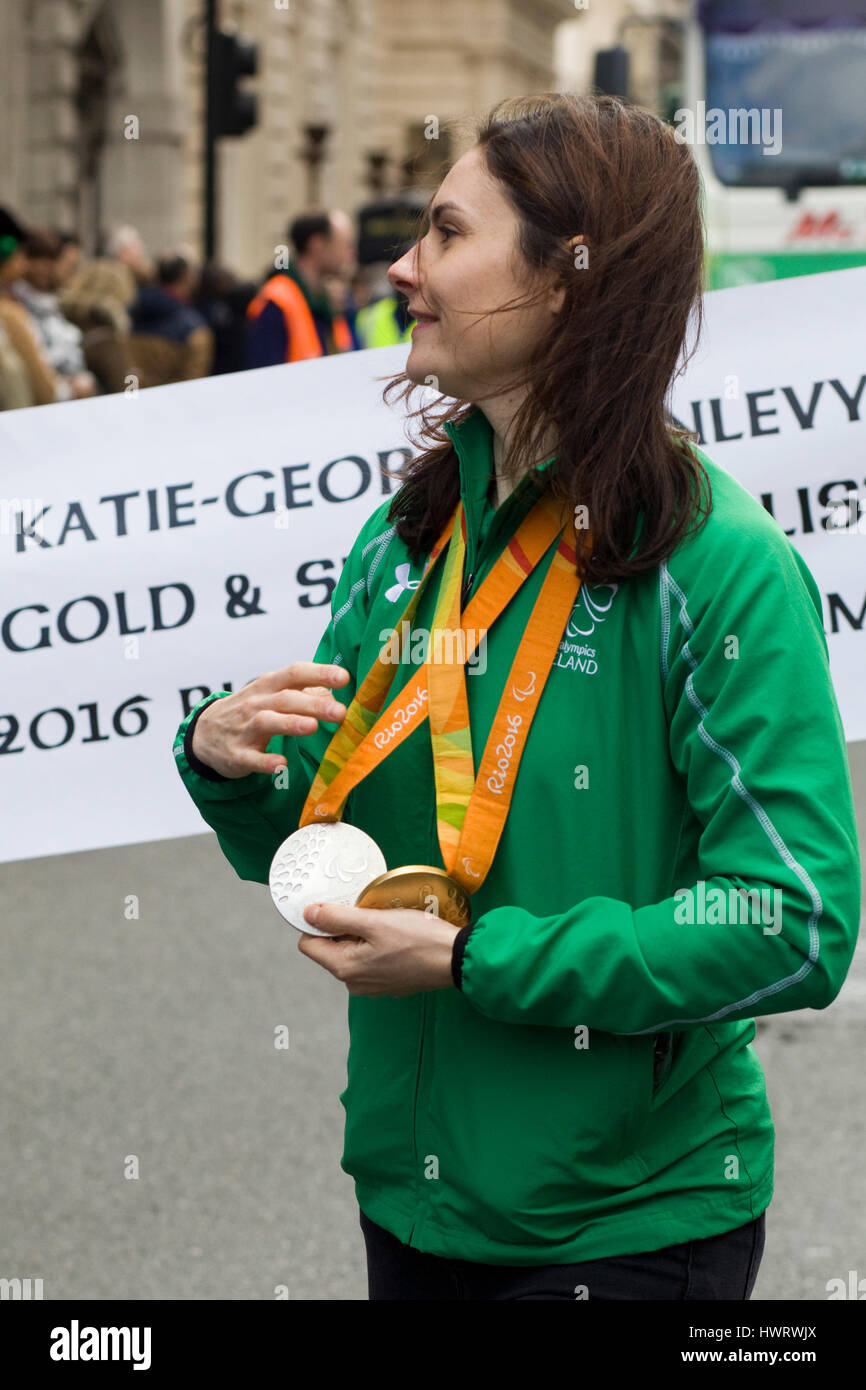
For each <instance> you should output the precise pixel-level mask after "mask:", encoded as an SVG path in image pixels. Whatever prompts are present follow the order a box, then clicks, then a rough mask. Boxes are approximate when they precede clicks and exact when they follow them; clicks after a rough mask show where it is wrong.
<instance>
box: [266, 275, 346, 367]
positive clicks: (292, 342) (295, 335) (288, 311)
mask: <svg viewBox="0 0 866 1390" xmlns="http://www.w3.org/2000/svg"><path fill="white" fill-rule="evenodd" d="M266 304H276V305H277V307H278V308H279V309H280V310H282V315H283V318H284V320H285V323H286V338H287V341H288V346H287V349H286V358H285V360H286V361H287V362H302V361H304V360H305V359H306V358H308V357H322V356H323V353H322V344H321V342H320V340H319V335H318V333H317V332H316V325H315V322H314V320H313V315H312V313H311V311H310V306H309V304H308V303H307V301H306V298H305V296H304V292H303V290H302V289H301V287H300V285H298V284H296V283H295V281H294V280H291V279H290V278H289V276H288V275H272V276H271V278H270V280H267V281H266V282H265V284H264V285H262V288H261V289H260V290H259V292H258V294H257V295H256V297H255V299H253V300H251V301H250V303H249V305H248V306H247V318H249V319H251V320H252V319H257V318H258V316H259V314H260V313H261V312H262V310H263V309H264V307H265V305H266ZM331 328H332V331H333V338H334V346H335V348H336V349H337V351H338V352H350V351H351V350H352V347H353V346H354V345H353V343H352V332H351V329H350V328H349V325H348V323H347V322H346V320H345V318H344V317H343V316H342V314H338V315H336V316H335V317H334V319H333V320H332V323H331Z"/></svg>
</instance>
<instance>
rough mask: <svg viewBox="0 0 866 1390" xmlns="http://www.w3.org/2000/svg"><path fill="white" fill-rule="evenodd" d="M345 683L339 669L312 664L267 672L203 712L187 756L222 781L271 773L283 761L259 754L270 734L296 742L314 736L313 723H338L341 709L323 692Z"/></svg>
mask: <svg viewBox="0 0 866 1390" xmlns="http://www.w3.org/2000/svg"><path fill="white" fill-rule="evenodd" d="M348 680H349V672H348V671H347V670H346V669H345V667H343V666H326V665H324V664H322V663H320V662H315V661H295V662H293V663H292V665H291V666H284V667H283V668H282V670H280V671H267V672H266V673H265V674H264V675H263V676H258V677H257V678H256V679H255V680H254V681H250V683H249V685H244V686H242V687H241V689H240V690H238V691H237V692H236V693H235V694H234V695H225V696H223V697H222V698H221V699H219V700H213V701H212V702H211V704H209V705H207V706H206V707H205V709H204V710H203V711H202V713H201V714H200V715H199V717H198V719H197V720H196V725H195V729H194V731H193V738H192V751H193V753H194V754H195V756H196V757H197V758H198V759H199V760H200V761H201V762H203V763H204V764H205V765H206V766H207V767H212V768H213V769H214V771H215V772H219V773H220V774H221V775H222V776H223V777H246V776H247V775H248V774H249V773H250V772H268V773H273V772H276V771H277V769H278V768H281V767H285V766H286V760H285V758H284V757H283V756H282V754H281V753H266V752H265V749H266V748H267V746H268V744H269V743H270V741H271V739H272V738H273V737H274V735H275V734H291V735H293V736H294V737H295V738H301V737H303V736H305V735H306V734H312V733H315V731H316V729H317V728H318V727H319V723H318V721H319V719H323V720H325V721H326V723H329V724H339V723H340V722H341V721H342V719H343V718H344V716H345V713H346V706H345V705H343V704H341V703H340V701H339V700H335V699H334V697H333V695H331V694H329V691H330V690H331V689H334V688H336V687H339V686H341V685H345V684H346V682H347V681H348ZM314 681H319V682H320V684H319V685H315V684H314V683H313V682H314ZM317 716H318V717H317Z"/></svg>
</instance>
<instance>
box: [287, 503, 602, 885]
mask: <svg viewBox="0 0 866 1390" xmlns="http://www.w3.org/2000/svg"><path fill="white" fill-rule="evenodd" d="M566 510H567V509H566ZM563 532H565V534H563ZM557 537H559V538H560V539H559V541H558V544H557V547H556V551H555V553H554V556H553V559H552V561H551V564H550V567H549V568H548V571H547V573H546V575H545V578H544V583H543V585H542V587H541V590H540V592H539V594H538V597H537V599H536V601H535V605H534V607H533V610H532V614H531V617H530V619H529V622H528V624H527V626H526V629H525V631H524V634H523V637H522V639H521V642H520V645H519V647H518V649H517V655H516V656H515V658H514V662H513V664H512V667H511V670H510V672H509V675H508V679H507V681H506V683H505V692H504V694H503V696H502V699H501V701H500V704H499V708H498V709H497V711H496V716H495V718H494V720H493V724H492V726H491V730H490V734H489V737H488V739H487V744H486V746H485V749H484V753H483V756H482V759H481V766H480V768H479V770H478V775H477V777H476V775H475V768H474V762H473V756H472V738H471V733H470V727H469V706H468V701H467V695H466V679H465V664H466V661H467V660H468V659H469V657H470V656H472V654H473V653H474V651H475V649H476V647H477V646H478V643H479V633H480V634H481V637H480V640H482V641H483V640H485V637H486V633H487V630H488V629H489V628H490V627H492V625H493V623H494V622H495V620H496V618H498V616H499V615H500V613H502V612H503V610H504V609H505V607H506V606H507V604H508V603H509V602H510V601H511V599H512V598H513V597H514V594H515V593H516V592H517V590H518V589H519V588H520V586H521V584H522V583H523V581H524V580H525V579H526V578H527V576H528V575H530V574H531V573H532V571H533V570H534V569H535V566H536V565H537V564H538V562H539V561H540V560H541V558H542V556H543V555H544V554H546V552H547V551H548V549H549V548H550V546H551V544H552V543H553V541H554V540H555V539H556V538H557ZM446 545H447V546H448V550H447V552H446V556H445V568H444V572H443V576H442V583H441V586H440V590H439V594H438V597H437V602H436V611H435V615H434V619H433V632H432V634H431V640H430V644H429V650H428V655H427V659H426V661H425V662H424V664H423V665H422V666H421V667H420V669H419V671H418V675H417V677H414V678H410V679H409V681H407V683H406V685H405V686H404V688H403V690H402V691H401V692H400V694H399V695H397V696H396V697H395V698H394V699H393V700H392V701H391V703H390V705H389V706H388V708H387V709H386V710H385V711H384V713H383V712H382V705H383V702H384V699H385V695H386V693H387V691H388V689H389V687H390V685H391V682H392V680H393V665H394V662H395V661H396V660H398V656H397V653H398V651H399V638H398V633H399V632H400V631H403V623H404V622H409V623H411V621H412V619H413V617H414V615H415V612H416V610H417V608H418V604H419V601H420V597H421V593H422V590H423V589H424V586H425V584H426V581H427V580H428V578H429V576H430V574H431V572H432V569H433V565H434V563H435V561H436V559H437V558H438V556H439V555H440V554H441V553H442V551H443V550H444V549H445V546H446ZM575 547H576V538H575V535H574V518H573V516H571V517H570V518H569V520H568V522H566V523H564V521H563V504H561V503H558V502H556V501H555V499H553V498H552V497H551V496H550V494H549V493H545V494H544V495H543V496H542V497H540V498H539V500H538V501H537V502H536V503H535V505H534V506H533V507H532V509H531V510H530V512H529V513H528V515H527V516H526V517H525V518H524V520H523V522H522V524H521V526H520V528H519V529H518V531H517V533H516V534H515V535H514V536H513V537H512V538H511V540H510V541H509V542H508V544H507V545H506V547H505V549H504V550H503V552H502V554H501V555H500V557H499V559H498V560H497V561H496V564H495V565H494V566H493V569H492V570H491V572H490V574H489V575H488V576H487V578H486V579H485V580H484V582H483V583H482V584H481V586H480V588H479V590H478V592H477V594H476V595H475V596H474V598H472V600H471V601H470V603H469V605H468V607H467V608H466V610H465V612H464V613H463V614H461V612H460V595H461V591H462V585H463V565H464V559H465V554H466V518H465V514H464V511H463V502H462V499H461V501H460V502H458V504H457V508H456V510H455V512H454V515H453V516H452V517H451V518H450V520H449V521H448V523H447V524H446V526H445V528H444V530H443V531H442V534H441V536H440V537H439V540H438V541H437V542H436V545H435V546H434V547H433V550H432V551H431V553H430V555H429V557H428V560H427V563H426V565H425V567H424V572H423V574H422V576H421V579H420V581H419V584H418V587H417V588H416V589H415V591H414V592H413V594H412V595H411V597H410V599H409V601H408V603H407V605H406V607H405V609H404V611H403V613H402V614H401V616H400V619H399V621H398V623H397V625H396V626H395V629H394V631H393V632H392V634H391V636H390V637H389V639H388V641H387V642H386V643H385V645H384V646H383V648H382V650H381V652H380V653H379V655H378V657H377V658H376V661H375V662H374V663H373V666H372V667H371V669H370V671H369V673H368V674H367V677H366V679H365V680H364V682H363V684H362V685H361V688H360V690H358V691H357V693H356V695H355V698H354V699H353V700H352V702H351V704H350V705H349V706H348V708H347V710H346V714H345V716H344V718H343V720H342V723H341V724H340V726H339V728H338V729H337V731H336V733H335V734H334V737H333V738H332V739H331V742H330V743H329V745H328V747H327V749H326V751H325V755H324V757H323V758H322V761H321V764H320V766H319V770H318V772H317V773H316V776H315V778H314V780H313V784H312V786H311V787H310V791H309V794H308V796H307V799H306V802H305V803H304V809H303V812H302V813H301V818H300V821H299V827H300V826H304V825H309V824H311V823H312V822H313V821H317V820H318V821H334V820H339V819H340V816H341V815H342V812H343V807H344V805H345V802H346V798H347V797H348V795H349V793H350V791H351V790H352V788H353V787H355V786H357V785H358V783H359V782H360V781H362V779H363V778H364V777H366V776H367V775H368V774H369V773H370V772H372V770H373V769H374V768H375V767H378V765H379V764H380V763H381V762H383V761H384V759H385V758H386V757H387V756H388V754H389V753H391V752H392V751H393V749H394V748H396V747H397V746H398V745H399V744H400V743H402V742H403V740H404V739H405V738H408V736H409V734H411V733H412V732H413V730H414V729H415V728H417V726H418V725H419V724H421V723H423V721H424V720H425V719H426V718H428V717H429V720H430V737H431V743H432V750H433V769H434V775H435V780H436V810H437V832H438V836H439V847H440V849H441V852H442V860H443V863H444V865H445V868H446V870H447V872H448V874H449V875H450V876H451V877H452V878H453V879H455V880H456V882H458V883H459V884H460V885H461V887H463V888H464V889H465V890H466V892H467V893H474V892H475V891H476V889H478V888H479V887H480V886H481V884H482V883H483V882H484V879H485V878H486V876H487V874H488V872H489V870H490V867H491V865H492V863H493V859H494V856H495V854H496V847H497V845H498V843H499V840H500V837H501V835H502V831H503V828H504V826H505V821H506V818H507V816H508V808H509V806H510V804H511V798H512V795H513V793H514V784H515V781H516V778H517V771H518V768H519V766H520V760H521V757H522V755H523V750H524V748H525V746H526V739H527V736H528V734H529V730H530V727H531V725H532V720H533V718H534V716H535V712H536V709H537V707H538V702H539V700H540V699H541V693H542V691H543V689H544V686H545V682H546V680H547V677H548V675H549V674H550V669H551V666H552V664H553V661H554V659H555V656H556V651H557V648H558V646H559V643H560V640H561V638H562V633H563V629H564V627H565V624H566V622H567V620H568V616H569V614H570V613H571V610H572V608H573V607H574V603H575V599H576V598H577V594H578V591H579V589H580V579H579V578H578V576H577V574H576V572H575V560H576V548H575ZM446 634H447V640H448V650H449V653H450V654H451V657H452V659H451V660H448V661H443V660H442V659H441V651H442V642H443V640H446ZM455 638H456V639H457V645H458V651H457V656H456V659H455V658H454V639H455Z"/></svg>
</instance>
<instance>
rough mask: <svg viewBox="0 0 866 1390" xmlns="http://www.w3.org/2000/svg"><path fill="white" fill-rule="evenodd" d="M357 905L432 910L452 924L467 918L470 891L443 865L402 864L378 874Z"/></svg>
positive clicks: (463, 925)
mask: <svg viewBox="0 0 866 1390" xmlns="http://www.w3.org/2000/svg"><path fill="white" fill-rule="evenodd" d="M355 906H356V907H375V908H391V907H408V908H413V909H415V910H416V911H419V912H431V913H432V914H433V916H434V917H441V918H442V920H443V921H445V922H450V923H451V924H452V925H453V926H455V927H465V926H466V925H467V923H468V922H469V918H470V908H469V894H468V893H467V892H466V890H465V889H464V888H463V887H461V885H460V884H459V883H458V882H457V880H456V879H453V878H452V877H451V876H450V874H447V873H446V872H445V870H444V869H436V868H433V867H432V866H431V865H430V864H404V865H403V867H402V868H400V869H389V870H388V872H387V873H384V874H379V876H378V878H374V879H372V880H371V882H370V883H368V884H367V886H366V888H364V889H362V891H361V893H360V894H359V896H358V897H357V898H356V900H355Z"/></svg>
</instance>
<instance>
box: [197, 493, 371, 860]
mask: <svg viewBox="0 0 866 1390" xmlns="http://www.w3.org/2000/svg"><path fill="white" fill-rule="evenodd" d="M389 505H390V503H385V504H384V506H385V507H387V506H389ZM382 511H383V508H379V509H378V510H377V511H376V512H374V513H373V515H372V517H370V518H368V520H367V522H366V523H365V525H364V527H363V528H362V530H361V533H360V535H359V537H358V539H357V540H356V542H355V544H354V546H353V547H352V552H351V554H350V555H349V558H348V559H347V561H346V563H345V565H344V566H343V570H342V573H341V575H340V578H339V580H338V582H337V584H336V586H335V588H334V590H333V592H332V595H331V622H330V623H329V624H328V627H327V629H326V631H325V632H324V634H323V636H322V639H321V641H320V642H319V645H318V647H317V648H316V652H315V655H314V657H313V660H314V661H316V662H324V663H332V664H334V665H335V666H342V667H345V669H346V670H347V671H348V672H349V675H350V679H349V681H348V683H347V684H346V685H345V686H343V687H341V688H339V689H335V690H334V691H333V695H334V697H335V699H337V700H339V701H340V702H341V704H344V705H348V704H349V703H350V702H351V700H352V698H353V696H354V694H355V688H356V678H357V660H358V649H359V646H360V642H361V635H362V633H363V630H364V624H365V622H366V616H367V599H368V595H367V580H366V572H365V571H366V567H365V565H364V554H363V552H364V546H365V543H366V540H367V537H368V535H369V534H371V532H372V534H375V531H374V530H373V527H374V525H375V523H376V522H377V520H378V518H379V517H380V516H381V514H382ZM385 529H387V527H386V524H385V523H381V524H380V525H379V530H380V531H381V530H385ZM231 693H232V692H231V691H228V690H226V691H219V692H217V694H216V696H215V695H214V693H213V692H211V694H209V695H206V696H205V697H204V698H203V699H202V700H200V701H199V702H198V704H197V705H194V706H193V707H192V709H191V710H190V711H189V714H188V715H187V716H186V718H185V719H183V720H182V722H181V724H180V726H179V728H178V730H177V733H176V735H175V739H174V757H175V763H176V766H177V770H178V772H179V773H180V776H181V778H182V780H183V783H184V786H185V787H186V789H187V791H188V792H189V794H190V796H191V797H192V799H193V801H194V802H195V804H196V806H197V807H198V809H199V811H200V813H201V815H202V817H203V819H204V820H206V821H207V823H208V825H209V826H210V827H211V828H212V829H213V830H215V831H216V835H217V839H218V840H219V844H220V848H221V849H222V852H223V854H224V855H225V857H226V859H228V861H229V863H230V864H231V865H232V867H233V868H234V870H235V872H236V873H237V874H238V877H239V878H243V879H250V880H252V881H253V882H256V883H267V881H268V870H269V868H270V864H271V860H272V859H273V856H274V854H275V853H276V851H277V850H278V848H279V847H280V845H281V844H282V842H283V840H285V839H286V838H287V836H289V835H291V834H292V832H293V831H295V830H297V828H298V821H299V819H300V816H301V812H302V810H303V808H304V802H305V801H306V799H307V793H308V792H309V789H310V787H311V785H312V782H313V779H314V777H315V775H316V772H317V770H318V767H319V764H320V762H321V760H322V757H323V755H324V752H325V749H326V748H327V746H328V744H329V743H330V741H331V739H332V737H333V735H334V733H335V731H336V729H337V725H336V724H332V723H327V722H326V721H325V720H322V719H320V720H319V727H318V729H317V730H316V731H315V733H312V734H307V735H305V736H304V737H301V738H298V737H295V736H293V735H283V734H276V735H274V737H273V738H272V739H271V740H270V742H269V743H268V745H267V749H266V752H268V753H281V754H282V755H283V756H284V757H285V759H286V763H287V767H286V768H282V769H278V771H277V772H276V773H273V774H271V773H268V772H251V773H249V774H248V775H247V776H246V777H234V778H224V777H221V776H219V774H216V773H214V772H213V770H211V776H210V777H208V776H206V775H204V774H203V772H200V771H197V770H196V768H195V766H193V764H194V763H195V764H198V760H197V759H195V758H193V760H192V762H191V760H190V758H189V756H188V753H189V752H190V751H191V749H190V746H189V743H187V733H188V730H189V728H190V725H191V724H192V723H193V721H194V720H195V718H196V715H197V713H198V712H200V710H201V709H202V708H203V706H204V705H206V704H208V703H210V701H211V700H212V699H214V698H224V697H226V696H228V695H230V694H231ZM185 744H186V747H185ZM198 766H201V764H198ZM350 806H351V797H350V798H349V802H348V803H347V806H346V808H345V811H344V814H343V819H344V820H345V821H346V822H347V824H348V823H349V822H350Z"/></svg>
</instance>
